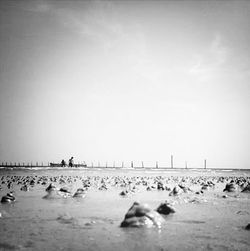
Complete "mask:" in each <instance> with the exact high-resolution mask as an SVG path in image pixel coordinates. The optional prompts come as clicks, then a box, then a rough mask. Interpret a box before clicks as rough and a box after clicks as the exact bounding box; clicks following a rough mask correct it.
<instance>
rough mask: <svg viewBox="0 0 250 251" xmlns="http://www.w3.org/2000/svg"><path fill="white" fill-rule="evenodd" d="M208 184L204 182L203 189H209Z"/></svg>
mask: <svg viewBox="0 0 250 251" xmlns="http://www.w3.org/2000/svg"><path fill="white" fill-rule="evenodd" d="M208 187H209V186H208V185H207V184H204V185H203V186H202V187H201V190H208Z"/></svg>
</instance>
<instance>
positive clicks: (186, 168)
mask: <svg viewBox="0 0 250 251" xmlns="http://www.w3.org/2000/svg"><path fill="white" fill-rule="evenodd" d="M185 168H186V169H187V168H188V166H187V161H186V162H185Z"/></svg>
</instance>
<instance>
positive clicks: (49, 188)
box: [45, 183, 58, 192]
mask: <svg viewBox="0 0 250 251" xmlns="http://www.w3.org/2000/svg"><path fill="white" fill-rule="evenodd" d="M57 190H58V189H57V187H56V186H55V185H53V184H52V183H50V184H49V186H48V187H47V188H46V189H45V191H46V192H51V191H57Z"/></svg>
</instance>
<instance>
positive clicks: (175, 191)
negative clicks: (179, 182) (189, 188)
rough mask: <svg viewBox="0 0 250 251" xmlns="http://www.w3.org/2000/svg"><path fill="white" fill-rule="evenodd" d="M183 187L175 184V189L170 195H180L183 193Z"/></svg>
mask: <svg viewBox="0 0 250 251" xmlns="http://www.w3.org/2000/svg"><path fill="white" fill-rule="evenodd" d="M182 191H183V190H182V189H181V188H180V187H179V186H175V187H174V188H173V190H172V191H171V192H170V193H169V196H173V195H174V196H176V195H180V194H181V193H182Z"/></svg>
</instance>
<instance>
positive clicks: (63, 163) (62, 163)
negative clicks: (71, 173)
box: [61, 159, 66, 167]
mask: <svg viewBox="0 0 250 251" xmlns="http://www.w3.org/2000/svg"><path fill="white" fill-rule="evenodd" d="M61 165H62V167H64V166H66V161H65V160H64V159H63V160H62V162H61Z"/></svg>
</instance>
